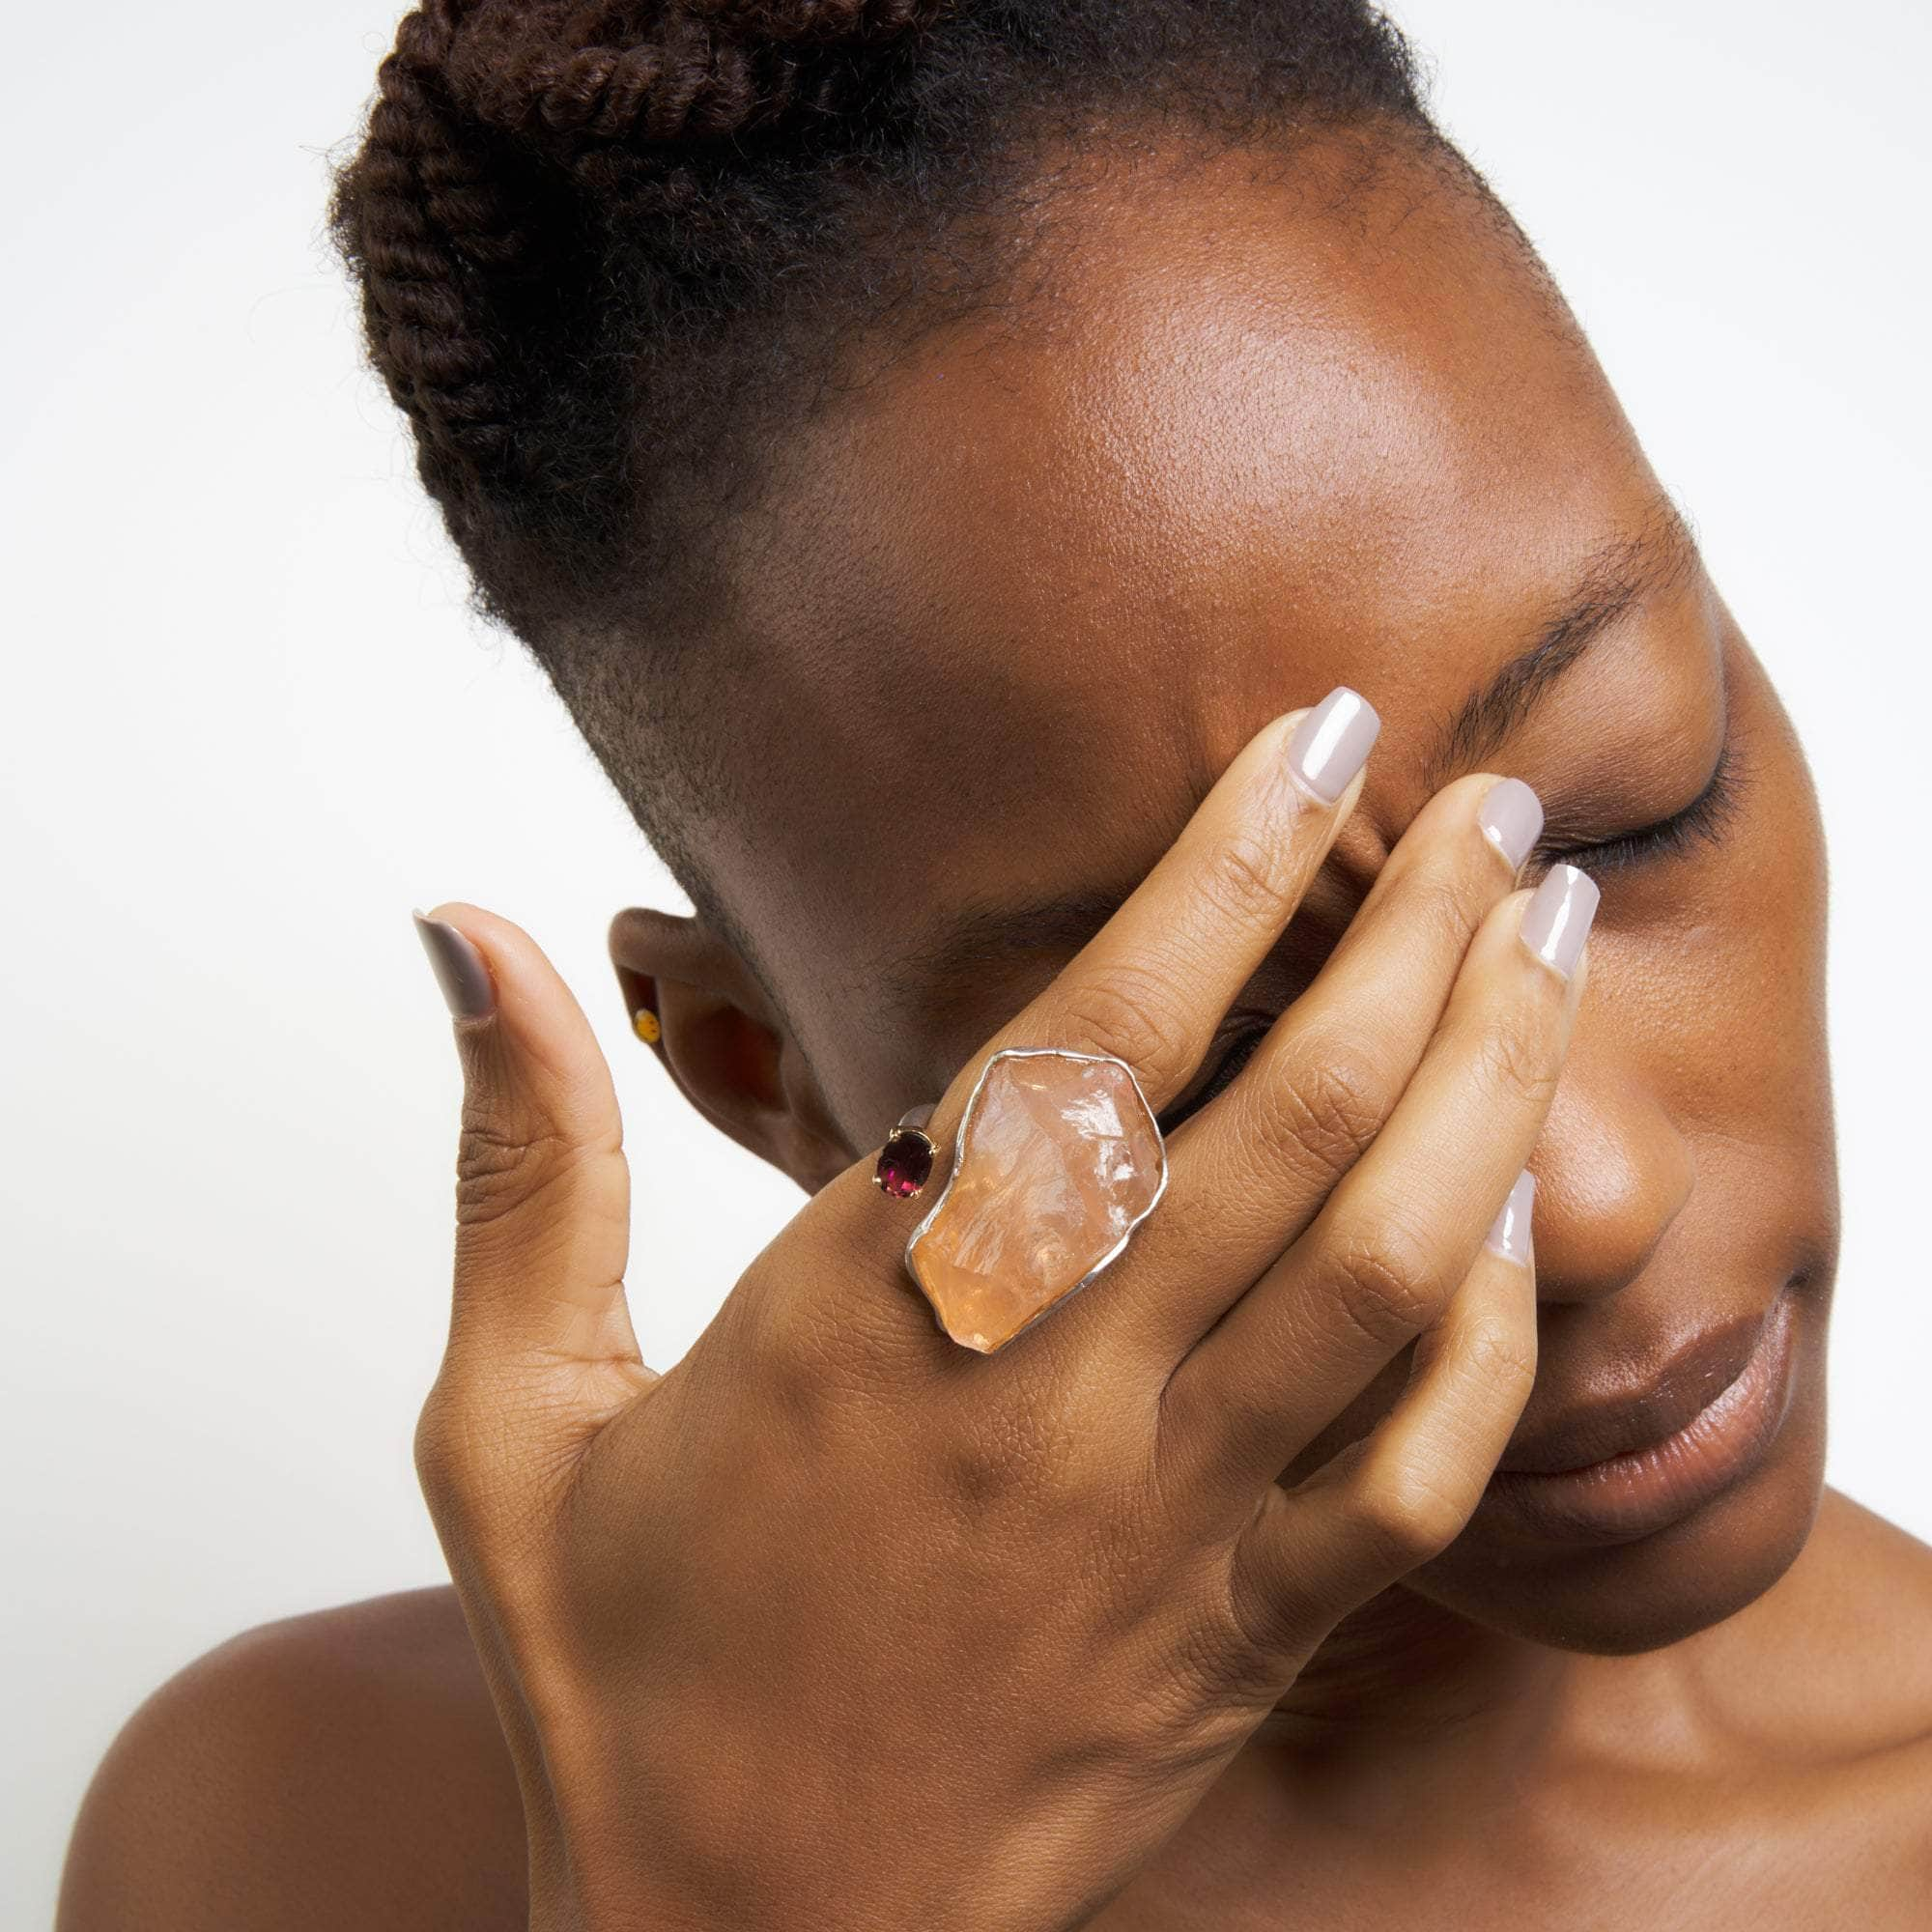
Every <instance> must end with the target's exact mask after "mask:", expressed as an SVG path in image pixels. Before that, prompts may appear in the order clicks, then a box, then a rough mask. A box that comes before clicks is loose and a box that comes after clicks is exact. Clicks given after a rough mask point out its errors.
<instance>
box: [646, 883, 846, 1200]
mask: <svg viewBox="0 0 1932 1932" xmlns="http://www.w3.org/2000/svg"><path fill="white" fill-rule="evenodd" d="M611 965H612V966H613V967H614V968H615V970H616V975H617V983H618V986H619V988H620V990H621V991H622V994H623V998H624V1008H625V1014H626V1018H627V1020H628V1022H629V1025H630V1028H631V1031H632V1033H633V1034H634V1035H635V1036H636V1037H637V1038H638V1039H639V1040H641V1041H642V1042H643V1043H644V1045H645V1046H646V1047H648V1048H649V1049H650V1050H651V1051H652V1052H653V1053H654V1054H655V1055H656V1056H657V1058H658V1060H659V1062H660V1063H661V1064H662V1065H663V1066H664V1068H665V1070H666V1071H667V1072H668V1074H669V1075H670V1078H671V1081H672V1083H673V1084H674V1085H675V1086H676V1088H677V1090H678V1092H679V1093H681V1094H683V1095H684V1097H685V1098H686V1099H687V1100H689V1101H690V1102H691V1104H692V1105H693V1106H694V1107H695V1108H696V1110H697V1112H698V1113H699V1114H701V1115H702V1116H703V1117H704V1119H705V1120H707V1121H708V1122H710V1123H711V1124H712V1125H713V1126H715V1127H716V1128H718V1130H719V1131H720V1132H721V1133H724V1134H726V1135H728V1136H729V1137H730V1138H731V1139H732V1140H734V1141H736V1142H737V1143H738V1145H739V1146H740V1147H742V1148H746V1149H748V1150H749V1151H751V1152H753V1153H754V1154H756V1155H757V1156H758V1157H759V1158H760V1159H761V1160H765V1161H769V1162H770V1163H771V1164H772V1165H773V1166H774V1167H776V1168H778V1169H779V1171H780V1172H781V1173H783V1174H787V1175H789V1176H790V1177H791V1178H792V1179H794V1180H796V1181H797V1182H798V1184H799V1185H800V1186H801V1187H803V1188H804V1189H805V1190H806V1192H807V1193H815V1192H816V1191H817V1189H818V1188H820V1187H822V1186H823V1185H824V1184H825V1182H826V1181H827V1180H829V1179H832V1177H833V1176H834V1175H835V1174H838V1173H839V1172H841V1171H842V1170H843V1169H844V1168H846V1167H848V1166H849V1165H850V1164H851V1162H852V1160H853V1159H854V1157H855V1156H854V1155H853V1153H852V1152H851V1151H849V1150H848V1149H846V1148H845V1147H844V1145H843V1143H842V1141H841V1140H840V1139H839V1137H838V1130H837V1127H836V1125H835V1124H834V1122H832V1121H831V1119H830V1117H829V1115H828V1113H827V1111H826V1109H825V1107H824V1103H823V1099H822V1096H821V1095H820V1094H819V1091H818V1084H817V1081H816V1079H815V1078H814V1076H813V1075H812V1072H811V1069H810V1065H809V1064H808V1063H807V1061H806V1059H805V1057H804V1054H803V1052H802V1051H801V1050H800V1048H799V1046H798V1043H797V1042H796V1041H795V1040H794V1039H792V1037H791V1036H790V1032H789V1030H788V1028H787V1027H786V1026H785V1024H784V1021H783V1019H782V1017H781V1015H780V1014H778V1013H777V1012H776V1011H775V1010H774V1009H773V1007H772V1003H771V1001H770V999H769V998H768V997H767V995H766V993H765V990H764V987H763V986H762V985H761V984H760V983H759V980H758V978H757V976H756V974H754V973H753V971H752V970H751V968H750V967H749V966H748V965H747V964H746V962H745V961H744V959H743V958H742V957H741V956H740V954H739V952H738V951H737V949H736V948H735V947H734V946H732V945H731V944H730V942H729V941H728V940H725V939H724V938H722V937H721V936H720V935H719V934H718V933H717V932H715V931H714V930H713V929H712V928H711V927H710V926H709V925H707V924H706V923H705V922H704V920H703V919H702V917H701V916H687V915H683V914H676V913H665V912H658V911H656V910H654V909H651V908H649V907H642V906H634V907H630V908H627V909H626V910H625V911H623V912H620V913H619V914H618V915H617V916H616V918H615V919H613V920H612V921H611Z"/></svg>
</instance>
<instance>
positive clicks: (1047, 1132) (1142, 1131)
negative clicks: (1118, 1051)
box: [872, 1046, 1167, 1355]
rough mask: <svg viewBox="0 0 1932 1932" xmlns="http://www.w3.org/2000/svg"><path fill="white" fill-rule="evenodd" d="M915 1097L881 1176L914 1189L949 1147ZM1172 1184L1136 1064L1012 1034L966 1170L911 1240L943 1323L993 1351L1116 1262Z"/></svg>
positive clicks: (970, 1135) (911, 1261)
mask: <svg viewBox="0 0 1932 1932" xmlns="http://www.w3.org/2000/svg"><path fill="white" fill-rule="evenodd" d="M931 1117H932V1108H931V1107H930V1106H925V1107H912V1108H908V1109H907V1111H906V1112H905V1113H904V1114H903V1115H901V1116H900V1119H899V1122H898V1124H897V1125H896V1126H895V1127H894V1129H893V1131H892V1132H891V1134H889V1135H888V1136H887V1138H886V1144H885V1146H884V1147H883V1148H882V1149H881V1150H880V1151H879V1157H878V1163H877V1165H876V1167H875V1168H874V1170H873V1175H872V1179H874V1181H875V1182H876V1183H877V1184H878V1186H879V1187H880V1188H881V1189H882V1190H883V1191H884V1192H885V1193H887V1194H890V1195H893V1196H895V1198H897V1199H901V1200H905V1199H910V1198H911V1197H913V1196H915V1195H917V1194H919V1193H921V1192H922V1191H923V1189H924V1186H925V1182H926V1179H927V1178H928V1177H929V1176H930V1174H931V1172H932V1162H933V1157H934V1155H935V1153H936V1151H937V1150H936V1149H935V1147H934V1146H933V1143H932V1140H931V1139H930V1137H929V1136H928V1135H927V1134H926V1133H925V1132H924V1131H923V1128H924V1122H926V1121H928V1120H930V1119H931ZM1166 1186H1167V1145H1166V1142H1165V1141H1164V1139H1163V1138H1162V1136H1161V1131H1160V1124H1159V1122H1157V1121H1156V1120H1155V1119H1154V1113H1153V1109H1152V1108H1151V1106H1149V1105H1148V1098H1147V1095H1146V1094H1144V1093H1143V1092H1142V1091H1141V1083H1140V1081H1139V1080H1138V1079H1137V1078H1136V1077H1135V1074H1134V1070H1133V1068H1132V1067H1131V1066H1129V1065H1127V1063H1126V1062H1125V1061H1124V1060H1121V1059H1119V1058H1117V1057H1116V1056H1115V1055H1113V1054H1111V1053H1073V1052H1070V1051H1068V1050H1066V1049H1065V1048H1062V1047H1052V1046H1009V1047H1005V1048H1002V1049H1001V1051H1000V1052H998V1053H995V1054H993V1055H992V1056H991V1057H990V1058H989V1059H988V1060H987V1062H986V1064H985V1065H984V1066H983V1067H981V1068H980V1077H979V1079H978V1080H976V1081H975V1082H974V1083H973V1091H972V1093H971V1094H968V1096H967V1099H966V1109H965V1112H964V1113H962V1114H961V1115H960V1117H959V1129H958V1132H957V1133H956V1135H955V1136H954V1137H953V1148H952V1172H951V1174H949V1175H948V1176H947V1179H946V1185H945V1187H944V1188H942V1189H941V1190H940V1195H939V1199H938V1200H937V1201H935V1202H934V1203H933V1204H932V1206H931V1207H930V1208H928V1209H927V1210H926V1212H925V1215H924V1217H923V1219H922V1220H921V1222H920V1224H919V1226H918V1227H916V1228H915V1229H914V1230H913V1231H912V1233H911V1235H910V1236H908V1237H907V1239H906V1247H905V1265H906V1271H907V1272H908V1273H909V1274H910V1275H911V1276H912V1278H913V1280H914V1281H915V1282H916V1283H917V1284H918V1286H919V1289H920V1292H921V1293H923V1295H924V1296H925V1298H926V1300H927V1302H928V1303H929V1304H930V1305H931V1308H932V1312H933V1316H934V1318H935V1319H936V1320H937V1321H938V1323H939V1325H940V1327H941V1329H942V1330H944V1332H945V1333H946V1334H947V1335H948V1336H949V1337H950V1338H951V1339H952V1341H954V1342H956V1343H958V1344H959V1345H960V1347H961V1348H965V1349H972V1350H976V1351H978V1352H979V1353H980V1354H986V1355H989V1354H991V1353H992V1352H993V1350H996V1349H1002V1348H1004V1347H1005V1346H1006V1345H1007V1344H1008V1343H1009V1342H1010V1341H1011V1340H1012V1339H1013V1337H1014V1336H1015V1335H1017V1334H1018V1333H1019V1332H1020V1330H1021V1329H1022V1328H1025V1327H1027V1326H1029V1325H1030V1324H1031V1323H1032V1322H1034V1321H1037V1320H1038V1319H1039V1318H1040V1317H1041V1316H1042V1315H1044V1314H1045V1313H1046V1312H1047V1311H1048V1310H1049V1309H1051V1308H1056V1307H1058V1306H1059V1305H1060V1303H1061V1302H1063V1301H1065V1299H1066V1297H1067V1296H1068V1295H1070V1294H1074V1293H1078V1291H1079V1290H1081V1289H1083V1288H1085V1287H1086V1286H1087V1284H1088V1283H1089V1282H1090V1281H1092V1280H1093V1279H1094V1276H1095V1275H1097V1274H1098V1273H1099V1272H1100V1271H1101V1269H1103V1268H1104V1267H1106V1266H1107V1264H1109V1263H1110V1262H1112V1261H1114V1260H1115V1259H1116V1258H1117V1257H1118V1256H1119V1255H1120V1253H1121V1251H1122V1249H1123V1248H1124V1247H1125V1246H1126V1244H1127V1241H1128V1238H1129V1236H1131V1235H1132V1234H1133V1232H1134V1230H1135V1229H1136V1228H1138V1227H1139V1226H1140V1224H1141V1223H1142V1222H1143V1221H1145V1220H1146V1219H1147V1217H1148V1216H1149V1215H1150V1214H1151V1213H1152V1211H1153V1208H1154V1203H1155V1202H1157V1201H1158V1200H1159V1199H1160V1197H1161V1194H1162V1192H1163V1190H1164V1189H1165V1188H1166Z"/></svg>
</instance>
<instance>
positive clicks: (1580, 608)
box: [882, 497, 1698, 1014]
mask: <svg viewBox="0 0 1932 1932" xmlns="http://www.w3.org/2000/svg"><path fill="white" fill-rule="evenodd" d="M1697 567H1698V553H1697V543H1696V538H1695V536H1694V535H1693V534H1692V532H1691V530H1690V525H1689V524H1688V523H1687V522H1686V520H1685V517H1684V515H1683V513H1682V511H1680V510H1679V509H1678V507H1677V506H1676V504H1674V503H1673V502H1671V501H1670V500H1669V499H1668V498H1667V497H1659V498H1658V499H1657V500H1656V502H1655V503H1654V504H1653V506H1652V508H1651V509H1650V511H1649V513H1648V514H1647V515H1646V516H1645V517H1644V519H1643V520H1642V522H1641V523H1640V524H1639V525H1638V526H1636V527H1635V528H1634V530H1632V531H1631V532H1629V533H1628V534H1627V535H1624V536H1622V537H1619V538H1617V539H1616V540H1614V541H1613V542H1611V543H1608V544H1605V546H1604V547H1603V548H1602V549H1600V550H1598V551H1597V552H1595V553H1594V554H1592V555H1591V556H1590V557H1589V558H1588V559H1587V560H1586V561H1585V563H1584V565H1583V567H1582V569H1581V571H1580V572H1579V573H1578V575H1577V578H1576V580H1575V581H1574V582H1572V584H1571V586H1570V588H1569V590H1568V591H1567V593H1566V594H1565V595H1564V596H1562V597H1561V598H1559V599H1557V600H1556V602H1555V604H1554V606H1553V607H1552V610H1551V612H1550V614H1549V615H1548V617H1547V618H1546V619H1545V620H1544V622H1543V623H1542V624H1541V625H1540V626H1539V628H1538V629H1537V631H1536V633H1535V636H1534V637H1533V639H1532V640H1531V641H1530V643H1529V644H1528V645H1527V646H1526V647H1525V648H1524V649H1522V650H1520V651H1519V652H1518V653H1517V654H1516V655H1515V656H1514V657H1512V658H1511V659H1510V660H1509V662H1508V663H1507V664H1505V665H1503V666H1502V668H1500V669H1498V670H1497V671H1495V672H1494V673H1493V674H1492V676H1491V677H1490V678H1489V679H1488V680H1487V682H1485V683H1484V684H1483V685H1482V686H1481V688H1480V689H1478V690H1476V691H1474V692H1471V693H1470V695H1469V696H1467V697H1466V698H1464V699H1463V702H1462V703H1461V704H1460V705H1459V706H1458V707H1457V708H1456V710H1455V711H1454V712H1453V713H1452V714H1451V715H1450V717H1449V718H1448V720H1447V722H1446V723H1445V724H1444V725H1443V726H1442V728H1441V730H1440V731H1439V732H1438V734H1437V737H1436V741H1435V746H1434V748H1433V750H1432V751H1431V752H1430V753H1428V755H1427V756H1426V757H1425V758H1424V760H1423V771H1424V773H1425V775H1426V778H1427V782H1428V789H1429V790H1430V791H1431V792H1434V791H1436V790H1438V789H1439V788H1440V787H1441V786H1442V785H1443V784H1444V783H1446V782H1447V781H1448V780H1449V778H1450V777H1451V776H1452V775H1453V774H1454V773H1456V772H1457V771H1468V770H1473V769H1475V768H1476V767H1478V766H1480V765H1481V764H1482V763H1483V762H1484V761H1485V760H1486V759H1487V758H1488V757H1489V756H1490V755H1491V754H1492V753H1493V752H1495V751H1496V750H1497V749H1498V748H1499V747H1500V746H1501V745H1503V744H1504V743H1505V742H1506V741H1507V740H1508V739H1509V738H1510V737H1511V736H1512V735H1513V734H1514V733H1515V732H1517V731H1519V730H1520V729H1521V728H1522V726H1523V725H1525V724H1526V723H1527V722H1528V721H1529V719H1530V717H1531V716H1532V715H1533V714H1534V712H1535V711H1536V709H1537V707H1538V706H1539V705H1540V704H1541V703H1542V702H1543V701H1544V699H1545V698H1547V697H1548V696H1549V694H1550V692H1551V691H1552V690H1554V689H1555V687H1556V686H1557V684H1558V683H1559V682H1560V681H1561V680H1562V678H1563V677H1564V676H1565V674H1566V673H1567V672H1569V671H1570V670H1571V669H1572V668H1574V667H1575V666H1576V665H1577V664H1578V663H1579V662H1580V661H1581V660H1582V658H1583V657H1584V656H1585V654H1586V653H1587V652H1588V651H1589V649H1590V647H1591V645H1593V644H1594V643H1596V642H1597V641H1598V640H1599V639H1602V638H1604V637H1605V635H1606V634H1607V633H1608V632H1609V631H1611V630H1612V629H1613V628H1614V627H1615V626H1616V625H1617V624H1618V623H1619V622H1620V621H1621V620H1622V619H1623V618H1624V617H1625V616H1627V615H1628V614H1629V613H1630V612H1631V611H1633V610H1634V609H1635V608H1636V607H1637V606H1638V605H1640V604H1642V603H1643V602H1645V601H1646V600H1647V599H1648V598H1651V597H1653V596H1656V595H1657V594H1659V593H1660V592H1662V591H1664V590H1667V589H1669V588H1671V587H1672V586H1674V585H1676V584H1678V583H1681V582H1683V581H1684V580H1685V579H1686V578H1687V577H1688V576H1689V575H1690V573H1691V572H1692V571H1694V570H1695V569H1696V568H1697ZM1139 883H1140V881H1139V880H1138V879H1135V880H1133V881H1131V882H1129V883H1128V884H1126V885H1124V886H1122V887H1119V888H1113V887H1094V888H1091V889H1087V890H1078V889H1076V890H1075V891H1072V892H1066V893H1053V894H1048V895H1041V896H1040V897H1038V898H1037V899H1033V900H1018V901H1015V900H1011V899H1002V900H999V901H985V902H980V903H969V904H967V905H966V906H964V907H962V908H960V909H959V910H957V911H955V912H954V913H953V915H952V918H950V919H949V920H948V921H947V922H946V923H945V925H944V926H943V927H942V928H941V929H940V930H939V932H938V934H937V935H936V936H935V937H934V938H932V939H930V940H929V941H927V942H926V943H925V944H924V945H923V946H921V947H920V948H919V949H918V950H917V951H916V952H913V953H911V954H909V955H908V956H907V957H906V958H905V959H903V960H902V961H900V962H899V963H898V964H896V965H895V966H894V967H892V968H889V969H887V970H886V972H885V973H884V974H883V975H882V980H883V988H884V991H885V993H886V996H887V997H888V998H889V999H891V1000H892V1001H894V1002H895V1004H896V1005H898V1006H899V1007H901V1008H902V1009H906V1010H909V1011H910V1010H923V1011H924V1012H925V1013H928V1014H932V1013H938V1012H943V1011H944V1010H945V1009H947V1008H948V1007H949V1006H952V1005H954V1004H955V1003H959V1002H961V1001H964V1000H968V999H970V998H971V995H972V993H973V991H974V990H975V988H976V987H977V985H978V984H979V983H980V982H981V981H983V980H987V979H989V978H992V977H995V976H997V975H998V974H999V973H1001V972H1002V971H1005V970H1007V969H1009V968H1010V967H1011V966H1012V965H1013V964H1015V963H1017V962H1018V961H1021V960H1024V959H1030V958H1033V957H1035V956H1036V955H1037V954H1039V953H1041V952H1074V951H1077V950H1078V949H1079V948H1080V947H1082V946H1084V945H1085V944H1086V943H1087V941H1088V940H1090V939H1092V938H1093V936H1094V934H1095V933H1096V932H1098V931H1099V930H1100V928H1101V927H1102V926H1103V925H1105V924H1106V923H1107V922H1108V921H1109V920H1110V919H1112V918H1113V916H1114V914H1115V913H1117V912H1118V911H1119V910H1120V909H1121V905H1122V901H1124V900H1125V898H1126V897H1127V895H1128V894H1129V893H1131V892H1132V891H1133V889H1134V887H1135V886H1136V885H1138V884H1139Z"/></svg>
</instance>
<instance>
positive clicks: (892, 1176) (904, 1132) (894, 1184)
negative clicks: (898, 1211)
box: [872, 1127, 933, 1201]
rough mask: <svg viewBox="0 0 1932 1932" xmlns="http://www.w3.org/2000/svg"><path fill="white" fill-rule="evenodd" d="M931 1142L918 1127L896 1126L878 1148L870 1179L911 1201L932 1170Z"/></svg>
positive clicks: (898, 1196) (897, 1195)
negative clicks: (876, 1164) (877, 1160)
mask: <svg viewBox="0 0 1932 1932" xmlns="http://www.w3.org/2000/svg"><path fill="white" fill-rule="evenodd" d="M932 1151H933V1150H932V1143H931V1142H930V1141H929V1140H928V1139H927V1138H926V1137H925V1136H924V1135H923V1133H921V1132H920V1130H919V1129H918V1128H917V1127H895V1128H894V1129H893V1130H892V1132H891V1133H890V1134H888V1135H887V1136H886V1144H885V1146H884V1147H882V1148H881V1149H880V1150H879V1164H878V1166H877V1167H875V1168H874V1169H873V1170H872V1179H874V1180H875V1181H877V1182H878V1184H879V1185H880V1186H881V1187H882V1188H884V1189H885V1191H886V1192H887V1193H888V1194H891V1195H893V1196H895V1198H896V1199H898V1200H900V1201H910V1200H911V1199H912V1197H913V1196H914V1195H915V1194H917V1193H918V1192H919V1190H920V1189H921V1188H922V1187H923V1186H924V1185H925V1183H926V1181H927V1179H929V1178H930V1176H931V1174H932Z"/></svg>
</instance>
